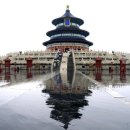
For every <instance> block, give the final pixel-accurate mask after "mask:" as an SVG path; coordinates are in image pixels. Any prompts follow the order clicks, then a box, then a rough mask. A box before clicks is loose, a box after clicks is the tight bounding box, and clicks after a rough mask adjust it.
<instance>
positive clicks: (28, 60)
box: [26, 57, 33, 69]
mask: <svg viewBox="0 0 130 130" xmlns="http://www.w3.org/2000/svg"><path fill="white" fill-rule="evenodd" d="M32 61H33V60H32V58H30V57H29V58H27V59H26V62H27V69H31V68H32V65H33V64H32Z"/></svg>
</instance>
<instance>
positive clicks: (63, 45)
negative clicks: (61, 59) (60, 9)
mask: <svg viewBox="0 0 130 130" xmlns="http://www.w3.org/2000/svg"><path fill="white" fill-rule="evenodd" d="M83 23H84V21H83V20H82V19H80V18H77V17H75V16H73V15H72V14H71V13H70V10H69V6H67V8H66V12H65V14H64V15H63V16H61V17H59V18H56V19H54V20H53V21H52V24H53V25H55V26H56V29H54V30H51V31H49V32H47V36H49V37H50V40H49V41H46V42H44V43H43V45H44V46H46V47H47V49H48V50H51V51H56V50H59V49H60V50H62V52H65V51H67V50H89V46H92V45H93V43H92V42H90V41H87V40H86V37H87V36H88V35H89V32H88V31H85V30H82V29H80V26H81V25H83Z"/></svg>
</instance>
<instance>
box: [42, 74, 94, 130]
mask: <svg viewBox="0 0 130 130" xmlns="http://www.w3.org/2000/svg"><path fill="white" fill-rule="evenodd" d="M67 75H69V74H67ZM64 76H65V75H63V74H62V75H60V74H57V75H56V76H54V78H53V79H49V80H48V81H47V82H46V89H45V90H42V92H43V93H49V94H50V97H49V98H48V100H47V101H46V103H47V105H51V108H53V110H52V111H51V115H50V117H51V118H53V119H55V120H57V121H59V122H62V123H63V124H64V126H63V127H64V129H67V128H68V125H69V124H70V121H71V120H73V119H80V118H81V116H82V114H81V113H79V109H80V108H82V107H84V106H87V105H88V101H87V100H86V99H85V96H86V95H87V96H88V95H90V94H91V91H90V90H88V88H87V87H86V88H85V87H83V86H80V84H79V85H77V86H73V85H76V84H75V79H73V77H71V76H72V74H71V76H67V78H65V79H67V83H65V81H64V78H63V77H64ZM78 76H79V75H78ZM69 77H71V79H69ZM74 77H75V78H76V75H75V76H74ZM72 79H73V81H72ZM70 81H71V82H70ZM72 82H73V84H70V83H72ZM81 82H83V81H81ZM86 86H87V85H86Z"/></svg>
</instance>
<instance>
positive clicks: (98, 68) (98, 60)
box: [95, 57, 102, 71]
mask: <svg viewBox="0 0 130 130" xmlns="http://www.w3.org/2000/svg"><path fill="white" fill-rule="evenodd" d="M95 60H96V63H95V70H96V71H101V68H102V58H100V57H97V58H96V59H95Z"/></svg>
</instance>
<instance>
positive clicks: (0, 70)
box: [0, 61, 2, 73]
mask: <svg viewBox="0 0 130 130" xmlns="http://www.w3.org/2000/svg"><path fill="white" fill-rule="evenodd" d="M1 72H2V61H0V73H1Z"/></svg>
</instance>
